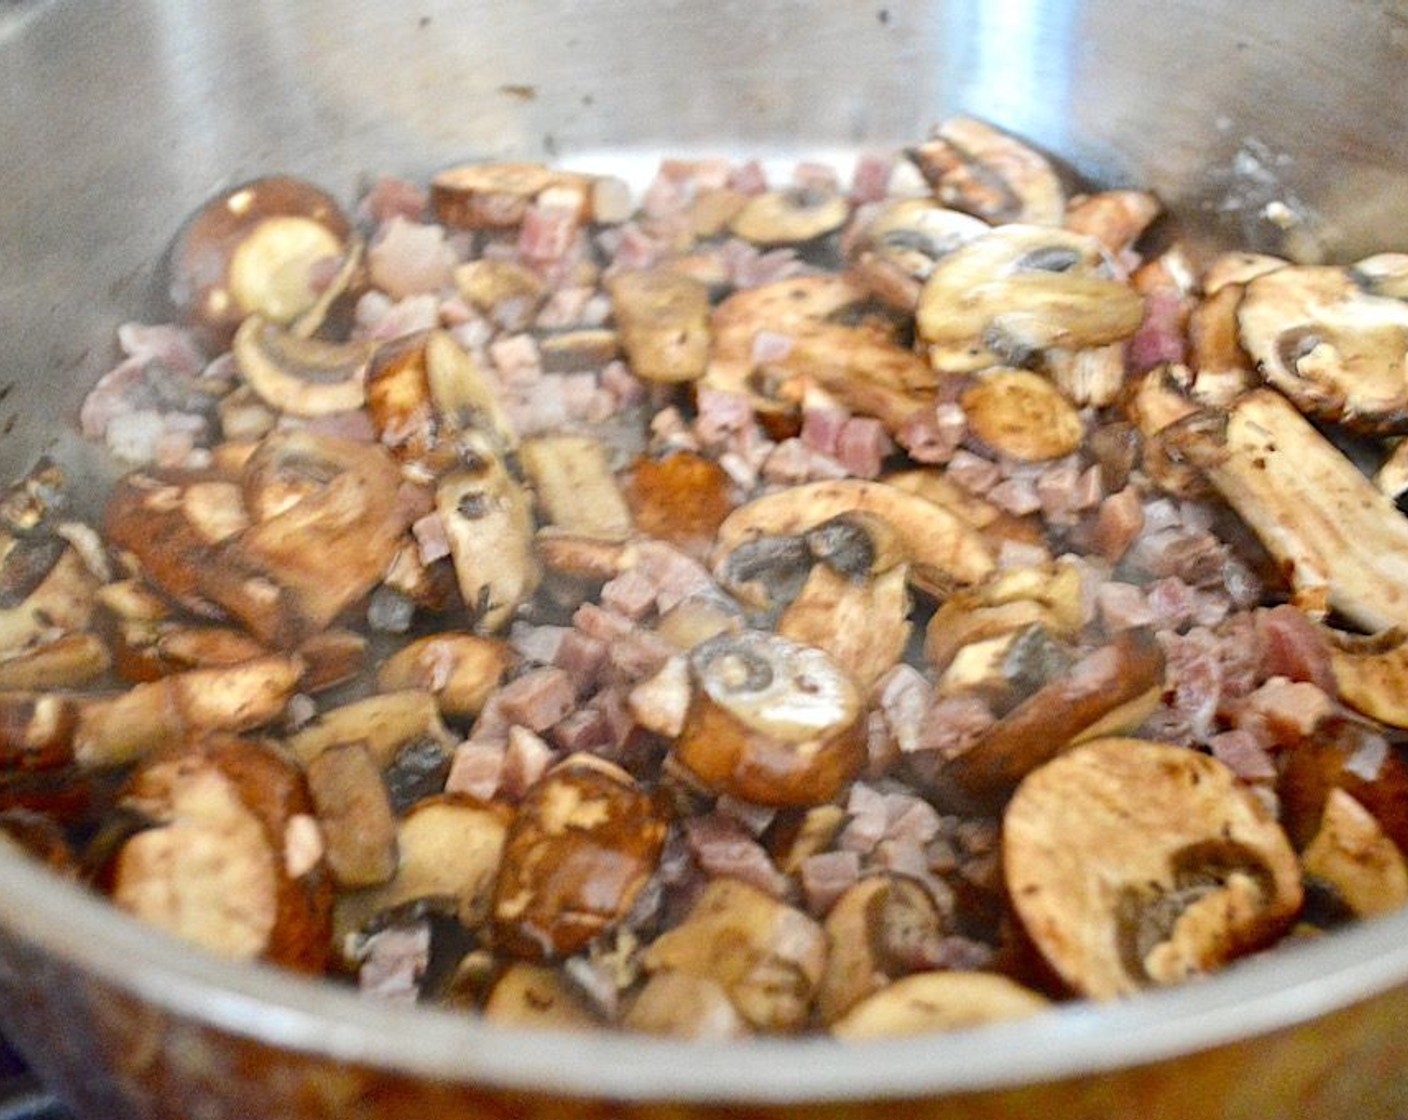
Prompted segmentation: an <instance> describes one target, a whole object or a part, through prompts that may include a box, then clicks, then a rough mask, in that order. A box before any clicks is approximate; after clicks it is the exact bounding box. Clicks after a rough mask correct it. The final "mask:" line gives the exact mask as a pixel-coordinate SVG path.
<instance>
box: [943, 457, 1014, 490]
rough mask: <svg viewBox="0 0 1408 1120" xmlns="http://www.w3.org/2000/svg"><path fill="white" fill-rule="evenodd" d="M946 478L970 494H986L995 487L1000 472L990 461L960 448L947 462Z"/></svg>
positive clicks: (1000, 474) (1000, 475)
mask: <svg viewBox="0 0 1408 1120" xmlns="http://www.w3.org/2000/svg"><path fill="white" fill-rule="evenodd" d="M948 477H949V478H951V479H953V481H954V482H956V483H958V485H959V486H961V487H963V489H965V490H967V491H968V492H969V493H970V494H986V493H987V492H988V491H989V490H991V489H992V488H993V487H994V486H996V485H997V483H998V481H999V480H1000V479H1001V478H1002V472H1001V471H1000V470H999V469H998V466H997V464H996V463H994V462H993V461H992V460H991V459H984V458H983V457H982V456H980V455H974V454H973V453H972V452H971V451H968V450H966V449H964V448H960V449H959V450H957V451H955V452H954V453H953V458H951V459H950V460H949V463H948Z"/></svg>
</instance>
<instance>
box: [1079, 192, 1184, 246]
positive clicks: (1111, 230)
mask: <svg viewBox="0 0 1408 1120" xmlns="http://www.w3.org/2000/svg"><path fill="white" fill-rule="evenodd" d="M1162 212H1163V204H1162V203H1161V202H1160V201H1159V200H1158V198H1157V197H1156V196H1155V195H1153V194H1151V193H1150V192H1149V191H1135V190H1110V191H1097V192H1096V193H1095V194H1085V195H1078V196H1077V197H1075V198H1073V199H1071V201H1070V203H1069V204H1068V205H1067V207H1066V214H1065V218H1064V220H1063V222H1062V224H1063V225H1064V226H1065V227H1066V228H1067V229H1068V230H1071V231H1072V232H1074V233H1084V234H1087V235H1088V236H1090V237H1094V238H1097V239H1098V240H1099V241H1100V243H1101V244H1102V245H1104V246H1105V248H1106V249H1107V250H1109V251H1110V252H1111V253H1123V252H1126V251H1128V250H1130V249H1132V248H1133V247H1134V243H1135V242H1136V241H1138V240H1139V238H1140V237H1142V236H1143V235H1144V232H1145V231H1146V230H1147V229H1148V228H1149V226H1150V225H1152V224H1153V222H1154V219H1155V218H1157V217H1158V216H1159V215H1160V214H1161V213H1162Z"/></svg>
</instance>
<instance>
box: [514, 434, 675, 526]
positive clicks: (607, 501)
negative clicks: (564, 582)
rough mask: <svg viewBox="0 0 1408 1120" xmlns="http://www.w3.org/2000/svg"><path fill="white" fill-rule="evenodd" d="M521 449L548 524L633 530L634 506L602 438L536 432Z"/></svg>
mask: <svg viewBox="0 0 1408 1120" xmlns="http://www.w3.org/2000/svg"><path fill="white" fill-rule="evenodd" d="M518 454H519V461H520V462H521V463H522V464H523V473H524V474H525V475H526V476H527V479H528V482H529V483H530V484H531V485H532V487H533V496H534V499H535V500H536V503H537V506H538V508H539V509H540V510H541V511H542V514H543V520H544V521H545V522H546V523H547V524H549V525H552V526H555V527H556V528H558V529H561V530H563V531H564V532H567V533H571V534H575V535H579V536H583V537H599V538H601V539H603V540H611V541H619V540H625V539H626V538H627V537H629V536H630V535H631V530H632V524H631V511H630V509H629V508H628V507H627V505H626V499H625V496H624V495H623V494H622V493H621V487H620V485H619V484H618V483H617V481H616V475H615V473H614V472H613V471H612V469H611V453H610V451H609V450H608V448H607V447H606V445H605V444H603V443H602V442H601V441H600V440H598V439H593V438H592V437H591V436H582V435H569V434H559V435H543V436H534V437H532V438H531V439H526V440H524V441H523V444H522V446H521V447H520V448H519V453H518ZM682 496H683V495H676V497H677V498H679V497H682Z"/></svg>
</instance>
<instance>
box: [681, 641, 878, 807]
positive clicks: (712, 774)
mask: <svg viewBox="0 0 1408 1120" xmlns="http://www.w3.org/2000/svg"><path fill="white" fill-rule="evenodd" d="M689 668H690V674H691V677H692V680H693V683H694V694H693V700H692V701H691V703H690V707H689V711H688V715H687V716H686V718H685V723H684V729H683V730H682V731H681V733H680V736H679V738H678V739H676V740H675V744H674V747H673V750H672V752H671V758H672V760H673V761H674V762H675V763H676V764H677V765H678V766H679V767H680V768H681V769H682V770H683V771H684V772H685V773H686V774H687V775H688V776H689V777H690V778H691V779H693V780H694V781H695V782H697V783H698V784H699V785H700V786H702V787H704V788H705V789H708V790H712V791H714V792H716V793H727V794H730V795H731V796H733V797H737V798H741V799H742V800H744V801H751V802H753V803H755V804H758V805H771V806H776V807H781V806H798V805H802V806H804V805H820V804H822V803H824V802H827V801H830V800H831V799H832V798H833V797H835V796H836V795H837V794H838V793H839V792H840V791H841V790H842V789H843V788H844V787H845V786H846V784H847V783H848V782H850V781H851V780H852V779H853V778H854V777H855V776H856V775H857V774H859V773H860V769H861V767H862V766H863V765H864V763H865V741H864V736H863V734H862V731H863V725H862V721H861V718H860V717H861V712H862V704H861V697H860V693H859V691H858V690H857V688H856V685H855V683H854V682H853V681H852V680H851V678H850V677H849V676H848V675H847V674H846V673H845V671H844V670H843V669H842V668H841V667H840V666H839V665H838V664H837V663H836V662H835V660H833V658H832V657H831V656H830V655H828V654H827V653H824V652H823V651H822V650H820V649H816V648H814V647H812V646H804V645H800V644H798V643H797V642H793V641H790V640H789V639H787V638H784V637H780V636H778V635H776V634H769V633H766V632H764V631H759V630H745V631H743V632H741V633H737V634H731V633H729V634H721V635H719V636H718V637H716V638H711V639H710V640H708V641H706V642H703V643H701V644H700V645H698V646H696V647H695V648H694V649H693V650H692V651H691V652H690V654H689Z"/></svg>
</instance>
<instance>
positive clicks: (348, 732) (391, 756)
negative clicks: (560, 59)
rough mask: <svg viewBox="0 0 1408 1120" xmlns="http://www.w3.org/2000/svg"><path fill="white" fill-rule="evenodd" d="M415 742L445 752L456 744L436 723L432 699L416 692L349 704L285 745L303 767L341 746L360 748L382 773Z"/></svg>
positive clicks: (333, 710)
mask: <svg viewBox="0 0 1408 1120" xmlns="http://www.w3.org/2000/svg"><path fill="white" fill-rule="evenodd" d="M418 740H430V741H431V742H434V743H437V744H439V745H440V746H441V747H444V748H446V749H448V748H449V747H451V746H453V745H454V742H455V739H454V736H452V735H451V734H450V732H449V730H448V729H447V728H446V727H445V724H444V722H443V721H442V720H441V719H440V709H439V708H438V706H437V705H436V703H435V697H434V696H432V695H431V694H430V693H429V692H425V691H421V690H419V689H407V690H404V691H400V692H384V693H380V694H379V695H376V696H367V697H365V698H363V699H361V700H353V701H351V702H350V703H347V704H343V705H342V706H340V707H337V708H331V709H329V710H328V711H325V712H323V713H322V714H320V715H319V716H318V717H317V718H316V719H315V720H313V722H311V723H310V724H308V725H307V726H306V727H304V728H303V729H302V730H300V731H298V732H297V733H295V734H293V735H290V736H289V737H288V738H287V739H286V740H285V745H286V746H287V747H288V748H289V750H290V751H292V752H293V755H294V757H295V758H297V759H298V760H299V761H300V762H302V763H303V765H304V766H305V767H307V766H311V765H312V763H313V760H314V759H315V758H317V757H318V755H320V754H322V753H323V751H325V750H329V749H331V748H332V747H335V746H338V745H340V744H344V743H363V744H365V745H366V747H367V748H368V749H369V750H370V751H371V752H372V755H373V756H374V757H375V758H376V760H377V763H378V765H379V766H380V767H381V768H382V770H386V769H388V768H389V767H390V766H391V764H392V763H393V762H394V761H395V759H396V756H397V755H399V754H400V753H401V752H402V751H403V750H405V749H406V748H407V747H408V746H409V745H410V744H412V743H415V742H417V741H418Z"/></svg>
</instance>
